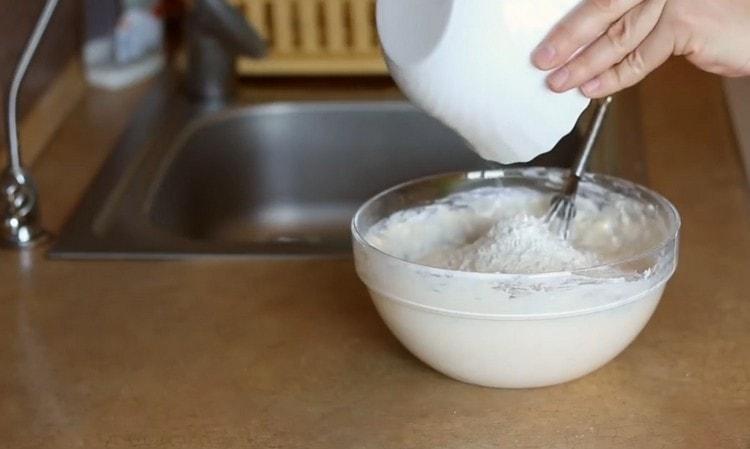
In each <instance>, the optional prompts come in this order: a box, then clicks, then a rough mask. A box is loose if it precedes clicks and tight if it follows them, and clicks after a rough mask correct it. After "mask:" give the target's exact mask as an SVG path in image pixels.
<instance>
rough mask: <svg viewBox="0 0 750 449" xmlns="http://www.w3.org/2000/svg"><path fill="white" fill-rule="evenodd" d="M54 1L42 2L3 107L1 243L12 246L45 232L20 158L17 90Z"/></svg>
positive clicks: (40, 238)
mask: <svg viewBox="0 0 750 449" xmlns="http://www.w3.org/2000/svg"><path fill="white" fill-rule="evenodd" d="M57 2H58V0H47V2H46V3H45V5H44V9H42V13H41V14H40V15H39V19H38V20H37V22H36V25H34V30H33V31H32V33H31V37H29V40H28V42H26V46H25V47H24V49H23V53H22V54H21V59H20V61H19V62H18V65H17V66H16V69H15V71H14V72H13V79H12V80H11V82H10V88H9V89H8V97H7V103H6V110H5V119H6V125H7V133H8V136H7V138H8V161H7V166H6V167H5V169H4V170H3V172H2V174H0V220H2V223H0V245H3V246H7V247H11V248H26V247H30V246H33V245H34V244H36V243H38V242H41V241H43V240H44V239H45V237H46V236H47V233H46V232H45V231H44V229H42V227H41V225H40V223H39V221H40V220H39V200H38V198H37V193H36V192H37V191H36V186H35V185H34V180H33V179H32V178H31V174H30V173H29V172H28V170H27V169H26V168H25V167H24V166H23V161H22V160H21V148H20V144H19V139H18V94H19V91H20V90H21V84H22V83H23V79H24V78H25V77H26V71H27V70H28V68H29V64H31V59H32V58H33V57H34V53H36V48H37V46H39V41H41V40H42V36H43V35H44V32H45V31H46V30H47V25H49V21H50V19H51V18H52V14H54V12H55V8H56V7H57Z"/></svg>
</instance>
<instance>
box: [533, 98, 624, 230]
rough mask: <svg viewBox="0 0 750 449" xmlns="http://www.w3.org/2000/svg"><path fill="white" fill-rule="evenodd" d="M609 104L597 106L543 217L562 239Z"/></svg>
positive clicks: (572, 213) (604, 102) (606, 102)
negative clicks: (576, 155)
mask: <svg viewBox="0 0 750 449" xmlns="http://www.w3.org/2000/svg"><path fill="white" fill-rule="evenodd" d="M610 103H612V97H607V98H605V99H603V100H601V101H600V102H599V104H598V105H597V107H596V112H595V114H594V118H593V120H592V122H591V126H590V127H589V130H588V132H587V134H586V142H585V144H584V146H583V149H582V150H581V153H580V154H579V155H578V158H577V159H576V161H575V163H574V164H573V167H572V168H571V170H570V175H569V176H568V179H567V180H566V181H565V185H563V188H562V190H561V191H560V193H558V194H557V195H555V196H554V197H553V198H552V203H551V205H550V209H549V211H547V215H546V216H545V217H544V221H545V222H546V223H547V225H548V226H549V228H550V230H551V231H552V232H554V233H555V234H557V235H559V236H560V237H562V238H563V239H567V238H568V236H569V235H570V224H571V222H572V221H573V219H574V218H575V216H576V204H575V197H576V193H577V192H578V183H579V182H580V181H581V177H582V176H583V172H584V171H585V169H586V164H587V163H588V160H589V157H590V156H591V150H593V149H594V144H595V143H596V139H597V137H599V131H601V128H602V124H603V123H604V118H605V117H606V115H607V110H608V109H609V105H610Z"/></svg>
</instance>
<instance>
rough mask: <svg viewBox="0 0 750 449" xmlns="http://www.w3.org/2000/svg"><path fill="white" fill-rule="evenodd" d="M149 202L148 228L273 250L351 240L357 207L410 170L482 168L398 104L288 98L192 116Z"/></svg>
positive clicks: (328, 247) (318, 248)
mask: <svg viewBox="0 0 750 449" xmlns="http://www.w3.org/2000/svg"><path fill="white" fill-rule="evenodd" d="M171 153H172V154H170V155H169V156H168V157H167V159H166V163H165V164H164V167H165V169H164V172H163V176H161V177H160V178H159V179H158V180H157V182H156V183H155V185H154V187H153V190H152V192H153V193H152V195H150V197H149V198H150V200H149V201H148V203H147V204H148V216H149V218H150V220H151V222H152V223H153V224H154V226H157V227H159V228H161V229H163V230H165V231H168V232H171V233H172V234H174V235H177V236H180V237H182V238H185V239H188V240H200V241H212V242H217V243H221V244H225V245H226V244H233V245H237V246H241V247H243V249H244V250H245V251H250V252H264V253H278V252H293V253H308V252H313V253H317V252H331V251H333V252H337V251H348V250H349V235H348V227H349V221H350V220H351V217H352V216H353V215H354V212H355V211H356V210H357V208H358V207H359V205H360V204H361V203H362V202H363V201H364V200H366V199H367V198H369V197H371V196H373V195H374V194H376V193H378V192H379V191H381V190H383V189H385V188H387V187H388V186H392V185H394V184H398V183H401V182H404V181H406V180H409V179H413V178H415V177H420V176H425V175H428V174H433V173H439V172H444V171H451V170H460V169H464V168H487V167H489V166H490V164H489V163H487V162H485V161H483V160H482V159H480V158H479V157H477V156H476V155H475V154H474V153H472V152H471V151H470V150H469V149H468V148H467V147H466V145H465V144H464V143H463V141H462V140H461V139H460V138H458V136H456V134H454V133H453V132H451V131H450V130H448V129H446V128H445V127H443V126H442V125H440V124H439V123H437V122H435V121H434V120H433V119H431V118H429V117H427V116H426V115H424V114H422V113H420V112H418V111H416V110H415V109H414V108H413V107H411V106H409V105H407V104H405V103H398V102H396V103H291V104H290V103H286V104H268V105H260V106H251V107H246V108H241V109H237V110H233V111H229V112H225V113H220V114H217V115H215V116H211V117H209V118H206V119H204V120H199V121H196V122H194V123H192V124H190V125H189V126H188V127H187V128H186V129H185V132H184V133H183V134H182V135H181V136H180V137H179V138H178V139H177V143H176V145H175V147H174V148H173V149H172V152H171Z"/></svg>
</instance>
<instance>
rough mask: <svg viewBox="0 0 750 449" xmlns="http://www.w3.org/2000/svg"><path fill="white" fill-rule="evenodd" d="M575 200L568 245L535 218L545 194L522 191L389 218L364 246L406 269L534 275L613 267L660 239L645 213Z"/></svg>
mask: <svg viewBox="0 0 750 449" xmlns="http://www.w3.org/2000/svg"><path fill="white" fill-rule="evenodd" d="M600 200H601V198H598V199H597V200H593V199H591V198H588V197H587V196H586V195H585V194H582V195H580V196H579V197H578V199H577V202H576V206H577V210H578V214H577V215H576V218H575V220H574V222H573V226H572V234H571V238H570V239H569V240H564V239H562V238H560V237H558V236H557V235H555V234H553V233H552V232H550V231H549V229H548V227H547V225H546V223H544V221H543V219H542V217H543V216H544V214H545V212H546V211H547V209H548V207H549V204H550V195H547V194H543V193H541V192H539V191H536V190H531V189H527V188H521V187H515V188H485V189H479V190H474V191H471V192H465V193H459V194H456V195H453V196H451V197H448V198H446V199H444V200H442V201H440V202H438V203H435V204H432V205H429V206H425V207H421V208H416V209H410V210H406V211H403V212H399V213H396V214H394V215H392V216H391V217H389V218H387V219H385V220H383V221H381V222H380V223H378V224H377V225H376V226H374V227H373V228H372V229H371V230H370V232H369V234H368V236H367V240H368V241H369V242H371V243H372V244H373V245H375V246H376V247H377V248H379V249H381V250H382V251H384V252H386V253H388V254H391V255H394V256H396V257H399V258H402V259H405V260H408V261H410V262H419V263H421V264H424V265H429V266H433V267H437V268H448V269H452V270H460V271H471V272H485V273H509V274H535V273H547V272H557V271H574V270H580V269H583V268H588V267H593V266H598V265H603V264H606V263H610V262H613V261H619V260H623V259H626V258H628V257H629V256H633V255H636V254H639V253H641V252H642V251H643V250H646V249H648V248H650V247H652V246H654V245H655V244H657V243H658V242H659V241H660V240H661V239H662V238H663V237H664V234H665V232H666V228H665V225H664V223H663V221H662V220H661V218H660V217H659V216H658V215H657V214H656V213H655V211H654V210H652V208H649V207H648V206H645V205H643V204H642V203H639V202H636V201H634V200H632V199H629V198H626V197H625V196H622V195H617V194H613V193H610V194H609V195H608V197H607V200H606V201H600Z"/></svg>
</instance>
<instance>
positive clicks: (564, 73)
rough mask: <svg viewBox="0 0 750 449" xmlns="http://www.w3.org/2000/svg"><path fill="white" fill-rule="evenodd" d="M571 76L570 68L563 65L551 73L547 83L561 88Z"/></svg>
mask: <svg viewBox="0 0 750 449" xmlns="http://www.w3.org/2000/svg"><path fill="white" fill-rule="evenodd" d="M569 77H570V70H568V69H567V68H566V67H563V68H561V69H560V70H558V71H556V72H554V73H553V74H552V75H550V76H549V77H548V78H547V83H549V85H550V87H552V88H553V89H555V90H561V89H562V88H563V86H564V85H565V82H566V81H567V80H568V78H569Z"/></svg>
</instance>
